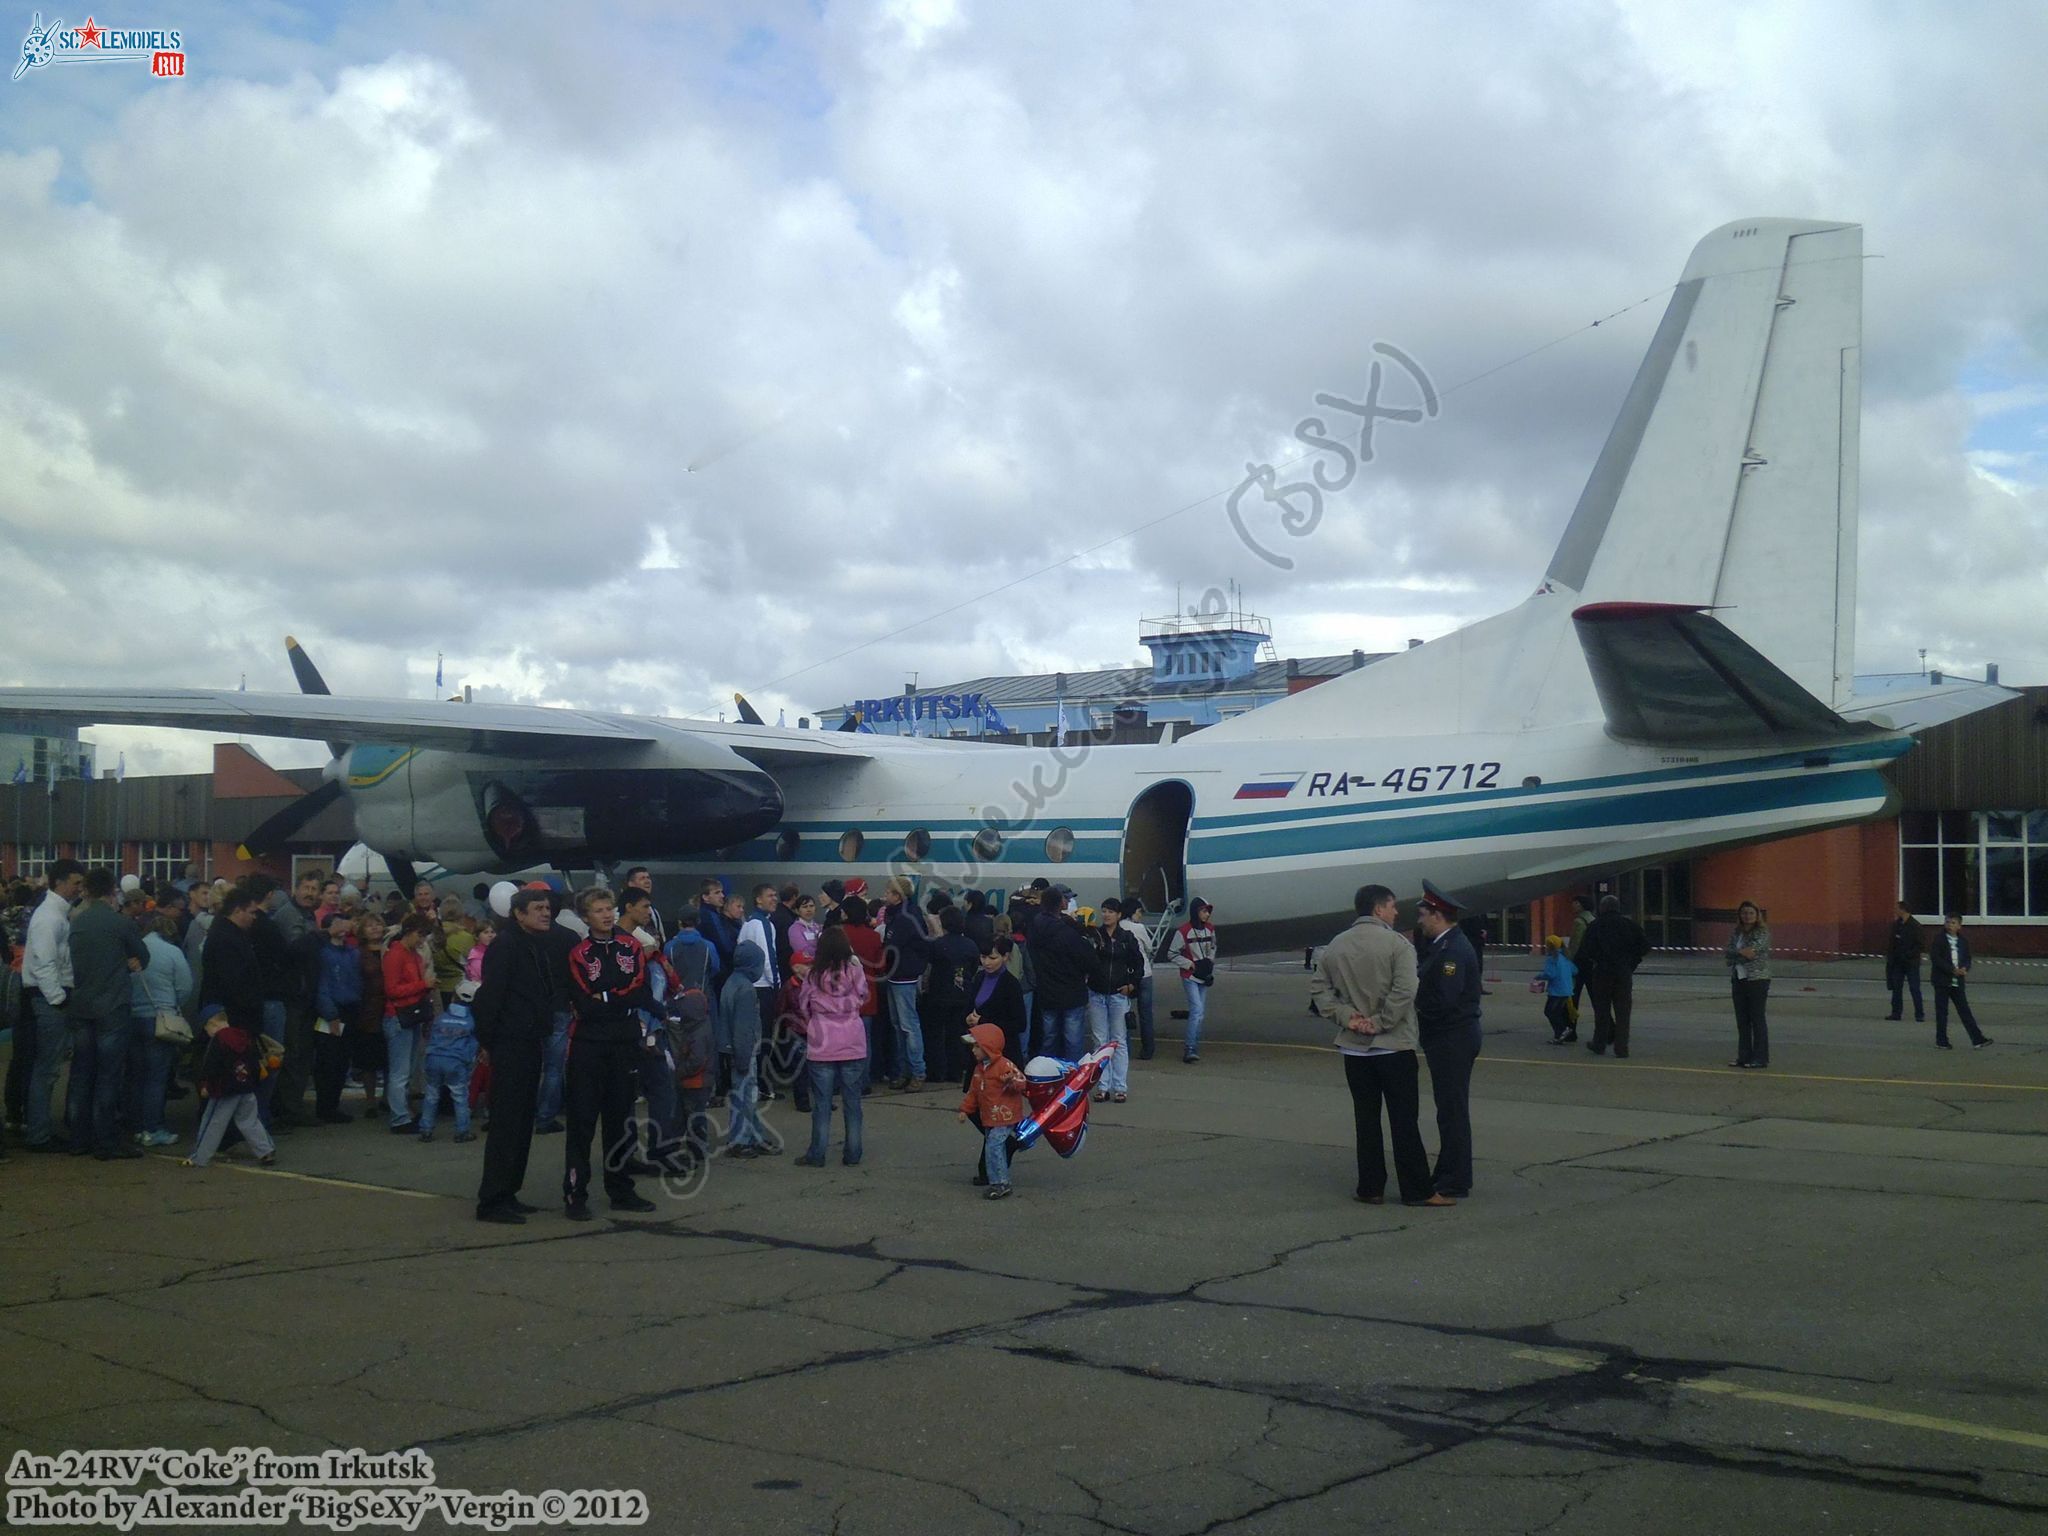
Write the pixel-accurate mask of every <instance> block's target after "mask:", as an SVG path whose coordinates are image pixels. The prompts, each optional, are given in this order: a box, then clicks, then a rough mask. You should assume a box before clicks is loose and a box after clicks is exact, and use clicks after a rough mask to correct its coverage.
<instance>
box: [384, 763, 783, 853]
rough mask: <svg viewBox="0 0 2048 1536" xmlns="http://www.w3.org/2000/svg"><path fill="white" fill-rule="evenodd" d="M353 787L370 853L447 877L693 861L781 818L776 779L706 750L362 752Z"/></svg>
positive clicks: (746, 837) (769, 825) (742, 839)
mask: <svg viewBox="0 0 2048 1536" xmlns="http://www.w3.org/2000/svg"><path fill="white" fill-rule="evenodd" d="M346 784H347V788H348V794H349V799H350V801H351V802H352V803H353V805H354V808H355V815H356V830H357V832H358V834H359V835H360V836H361V837H362V839H363V841H364V842H365V843H368V844H369V845H370V846H371V847H372V848H375V849H376V850H377V851H378V852H380V853H383V854H386V855H387V856H394V855H395V856H400V857H404V858H408V859H411V860H413V861H415V862H420V863H426V862H431V863H437V864H441V865H443V866H445V867H447V868H449V869H475V870H514V869H525V868H528V867H529V866H531V865H535V864H556V865H577V864H598V863H608V862H612V861H614V860H618V859H629V858H642V859H667V858H680V857H687V856H690V855H693V854H702V853H709V852H711V851H713V850H715V849H719V848H728V847H732V846H734V845H735V844H739V843H743V842H746V841H747V840H748V839H750V838H753V837H758V836H760V835H761V834H762V833H764V832H766V831H768V830H769V829H771V828H772V827H774V826H775V825H776V823H777V822H779V821H780V820H781V819H782V791H781V790H780V788H779V787H778V786H777V785H776V783H775V780H774V779H773V778H771V777H770V776H769V775H768V774H766V773H764V772H762V771H761V770H760V769H759V768H756V767H755V766H754V765H753V764H751V763H749V762H747V761H746V759H744V758H742V757H740V756H739V755H738V754H737V753H735V752H733V751H731V750H730V749H728V748H726V747H723V746H719V745H716V744H714V743H709V742H702V741H679V742H676V743H667V742H664V743H660V744H650V745H645V746H639V747H629V748H625V749H622V750H621V749H613V748H610V747H605V748H599V749H597V750H586V751H584V752H582V753H579V754H578V755H577V756H576V757H574V758H569V757H566V756H565V757H561V758H548V759H535V758H532V757H487V756H481V755H478V754H475V753H452V752H440V751H433V750H429V749H425V748H415V747H388V746H358V747H355V748H353V749H351V751H350V753H349V758H348V776H347V779H346Z"/></svg>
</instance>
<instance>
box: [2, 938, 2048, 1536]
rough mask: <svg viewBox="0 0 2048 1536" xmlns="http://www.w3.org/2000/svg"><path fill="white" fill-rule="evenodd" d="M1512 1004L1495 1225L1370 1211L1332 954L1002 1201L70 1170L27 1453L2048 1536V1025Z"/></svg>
mask: <svg viewBox="0 0 2048 1536" xmlns="http://www.w3.org/2000/svg"><path fill="white" fill-rule="evenodd" d="M1490 969H1491V970H1492V971H1494V972H1495V973H1496V974H1498V975H1499V976H1500V978H1501V979H1500V980H1499V981H1498V982H1497V983H1496V984H1495V988H1494V995H1493V996H1492V997H1491V998H1490V999H1489V1001H1488V1008H1489V1013H1488V1021H1487V1023H1488V1036H1487V1045H1486V1051H1485V1054H1484V1056H1483V1057H1482V1058H1481V1061H1480V1063H1479V1066H1478V1069H1477V1073H1476V1075H1475V1078H1474V1084H1473V1094H1474V1101H1475V1102H1474V1120H1475V1122H1476V1126H1477V1154H1478V1165H1477V1174H1478V1183H1477V1188H1476V1190H1475V1193H1474V1197H1473V1198H1472V1199H1470V1200H1469V1201H1466V1202H1463V1203H1461V1204H1460V1205H1459V1206H1458V1207H1457V1208H1455V1209H1453V1210H1448V1211H1423V1210H1408V1209H1404V1208H1402V1207H1400V1206H1399V1205H1389V1206H1385V1207H1368V1206H1364V1205H1360V1204H1357V1203H1355V1202H1354V1201H1353V1200H1352V1199H1351V1185H1352V1170H1351V1145H1350V1141H1351V1127H1350V1106H1349V1101H1348V1098H1347V1097H1346V1094H1345V1092H1344V1088H1343V1083H1342V1075H1341V1072H1340V1070H1339V1068H1338V1066H1337V1063H1336V1061H1335V1059H1334V1056H1333V1054H1332V1053H1331V1052H1330V1051H1329V1050H1328V1049H1327V1046H1326V1043H1325V1042H1326V1040H1327V1037H1328V1034H1329V1030H1328V1028H1327V1026H1325V1025H1323V1024H1321V1023H1319V1022H1317V1021H1315V1020H1313V1019H1310V1018H1308V1017H1307V1016H1306V1014H1305V1013H1304V1012H1303V998H1304V990H1303V986H1302V978H1301V975H1300V972H1299V959H1298V957H1297V958H1296V959H1295V960H1294V961H1293V962H1292V964H1291V966H1290V963H1289V962H1287V961H1286V960H1284V959H1276V960H1274V961H1272V962H1270V963H1268V964H1266V965H1264V966H1255V967H1253V968H1248V969H1241V970H1237V971H1232V972H1228V973H1226V974H1225V975H1224V977H1223V979H1222V982H1221V983H1220V985H1219V988H1218V993H1217V996H1216V1001H1215V1007H1214V1013H1213V1015H1212V1029H1211V1033H1210V1040H1209V1042H1208V1043H1207V1045H1206V1046H1205V1048H1204V1051H1203V1059H1202V1061H1201V1063H1200V1064H1199V1065H1196V1066H1192V1067H1189V1066H1183V1065H1181V1063H1180V1061H1179V1052H1178V1050H1177V1049H1174V1048H1173V1046H1172V1045H1171V1044H1170V1043H1167V1044H1162V1046H1161V1049H1160V1053H1159V1057H1158V1059H1156V1060H1154V1061H1150V1062H1140V1063H1137V1064H1135V1065H1134V1068H1133V1078H1132V1088H1133V1094H1132V1098H1131V1101H1130V1103H1128V1104H1126V1105H1120V1106H1109V1105H1103V1106H1098V1107H1097V1110H1096V1112H1095V1116H1094V1122H1093V1126H1092V1129H1091V1133H1090V1136H1089V1139H1088V1142H1087V1144H1086V1146H1085V1147H1084V1148H1083V1149H1082V1151H1081V1153H1080V1154H1079V1155H1078V1156H1077V1157H1075V1158H1073V1159H1072V1160H1071V1161H1066V1162H1062V1161H1061V1160H1059V1159H1058V1158H1056V1157H1054V1156H1052V1155H1051V1154H1050V1153H1049V1151H1048V1150H1046V1149H1044V1148H1039V1149H1035V1150H1033V1151H1031V1152H1028V1153H1026V1154H1024V1155H1023V1156H1022V1157H1021V1158H1020V1159H1019V1161H1018V1164H1017V1167H1016V1172H1015V1179H1016V1187H1017V1194H1016V1197H1015V1198H1013V1199H1010V1200H1007V1201H1002V1202H986V1201H983V1200H981V1199H980V1198H978V1196H979V1193H980V1192H979V1191H978V1190H975V1189H972V1188H970V1187H969V1183H968V1178H969V1175H970V1174H971V1172H972V1171H973V1161H974V1155H975V1144H974V1138H973V1137H972V1135H971V1133H970V1132H969V1131H967V1130H965V1129H963V1128H962V1127H960V1126H959V1125H958V1124H957V1123H956V1122H955V1120H954V1117H953V1108H954V1102H955V1101H954V1097H953V1096H952V1095H950V1094H948V1093H946V1092H943V1091H938V1090H934V1091H931V1092H928V1093H926V1094H923V1095H921V1096H917V1097H898V1096H895V1095H890V1094H880V1095H877V1096H876V1097H874V1098H871V1099H870V1100H869V1101H868V1109H867V1157H866V1159H865V1161H864V1163H863V1165H862V1166H861V1167H859V1168H857V1169H845V1168H842V1167H841V1166H840V1165H839V1164H838V1162H837V1146H836V1141H835V1147H834V1154H833V1160H832V1161H831V1162H830V1163H829V1165H828V1166H827V1167H826V1168H824V1169H822V1170H816V1171H812V1170H806V1169H801V1168H796V1167H793V1166H791V1162H792V1158H793V1156H794V1155H795V1152H796V1151H798V1150H800V1149H801V1142H800V1140H798V1139H799V1138H800V1137H801V1136H802V1134H803V1132H802V1129H801V1127H800V1124H799V1117H798V1116H797V1115H796V1114H795V1113H794V1111H793V1110H791V1109H790V1108H789V1106H788V1103H787V1101H786V1100H784V1101H782V1102H780V1103H777V1104H775V1105H773V1106H770V1108H769V1112H768V1118H769V1121H770V1124H771V1126H773V1127H774V1128H776V1129H777V1130H779V1131H780V1132H781V1133H782V1134H783V1135H784V1136H786V1137H789V1138H791V1139H792V1140H798V1145H797V1146H796V1147H793V1148H792V1149H791V1151H790V1153H789V1154H788V1155H785V1156H781V1157H776V1158H769V1159H761V1160H759V1161H756V1162H752V1163H747V1164H738V1165H735V1164H730V1163H726V1162H723V1161H720V1162H718V1163H716V1164H714V1166H713V1168H712V1171H711V1173H710V1176H709V1178H708V1180H707V1181H706V1182H705V1183H704V1184H703V1186H702V1187H699V1188H692V1189H688V1190H674V1191H662V1190H660V1189H658V1188H654V1187H651V1186H649V1185H647V1184H646V1183H644V1182H643V1186H642V1187H643V1189H644V1190H645V1191H646V1192H647V1193H649V1194H652V1195H654V1196H655V1198H656V1200H657V1202H658V1205H659V1209H658V1210H657V1212H656V1213H654V1214H653V1215H649V1216H618V1217H612V1216H609V1215H608V1214H607V1213H606V1212H605V1210H604V1207H603V1203H602V1201H599V1202H598V1206H597V1209H598V1219H597V1220H595V1221H593V1222H591V1223H589V1224H587V1225H574V1224H571V1223H569V1222H567V1221H565V1220H563V1219H562V1217H561V1216H560V1214H559V1211H558V1209H555V1208H553V1204H552V1201H553V1196H554V1194H555V1191H556V1189H557V1187H558V1183H559V1178H560V1154H561V1142H560V1140H559V1139H557V1138H546V1139H542V1140H539V1141H537V1142H536V1149H535V1157H534V1163H533V1175H532V1178H531V1180H530V1182H529V1184H528V1187H527V1190H526V1194H527V1197H528V1198H529V1199H530V1200H532V1201H533V1202H534V1203H536V1204H540V1205H543V1206H548V1207H550V1208H549V1209H548V1210H546V1211H545V1212H544V1213H543V1214H541V1215H539V1216H536V1217H534V1218H533V1219H532V1220H531V1221H530V1222H529V1223H528V1224H527V1225H526V1226H524V1227H494V1226H483V1225H479V1224H478V1223H476V1222H475V1221H474V1220H473V1219H472V1216H471V1205H470V1197H471V1195H472V1194H473V1191H474V1187H475V1177H476V1171H477V1167H478V1164H479V1160H480V1156H481V1152H482V1145H481V1143H478V1144H475V1145H470V1146H455V1145H452V1144H450V1143H449V1142H448V1140H447V1139H446V1130H445V1129H444V1132H443V1136H442V1139H441V1140H439V1141H438V1142H436V1143H435V1144H433V1145H430V1146H422V1145H418V1144H417V1143H415V1142H414V1141H413V1140H412V1139H410V1138H403V1139H401V1138H398V1137H393V1136H390V1135H389V1134H387V1133H385V1132H384V1131H383V1129H382V1127H381V1125H378V1124H375V1123H370V1124H364V1123H358V1124H353V1125H347V1126H338V1127H331V1128H325V1129H318V1130H302V1131H297V1132H294V1133H292V1134H291V1135H289V1136H288V1137H286V1138H284V1140H283V1142H282V1153H281V1157H280V1162H279V1165H278V1167H277V1168H276V1169H275V1170H263V1169H257V1168H255V1167H253V1166H248V1165H235V1164H232V1163H226V1164H221V1165H217V1166H215V1167H214V1168H211V1169H206V1170H193V1169H185V1168H181V1167H179V1166H178V1165H177V1164H176V1162H175V1161H174V1160H171V1159H170V1158H167V1157H152V1158H149V1159H147V1160H142V1161H136V1162H127V1163H117V1164H104V1163H96V1162H94V1161H92V1160H90V1159H73V1158H68V1157H30V1156H25V1155H22V1154H21V1153H19V1152H18V1151H17V1152H16V1153H15V1155H14V1156H13V1157H12V1158H11V1159H10V1161H8V1162H7V1163H6V1164H5V1165H4V1166H0V1337H4V1340H5V1353H4V1362H5V1366H4V1370H0V1444H4V1445H5V1446H6V1447H7V1450H8V1452H9V1455H10V1456H11V1454H12V1452H13V1451H14V1450H15V1449H17V1448H22V1447H26V1448H30V1449H33V1450H36V1451H39V1452H53V1451H57V1450H61V1449H66V1448H71V1449H77V1448H87V1447H92V1448H110V1447H124V1448H125V1447H138V1446H167V1447H179V1448H183V1449H187V1450H191V1449H196V1448H199V1447H212V1448H215V1449H222V1448H226V1447H231V1446H267V1447H270V1448H271V1449H273V1450H276V1451H289V1452H313V1451H319V1450H323V1449H328V1448H352V1447H363V1448H366V1449H369V1450H382V1449H397V1448H405V1447H412V1446H419V1447H422V1448H423V1449H424V1450H425V1452H426V1453H427V1455H428V1456H429V1457H431V1458H432V1463H433V1469H434V1476H435V1478H436V1480H437V1482H438V1484H439V1485H440V1486H441V1487H442V1488H444V1489H447V1488H461V1489H469V1490H476V1491H483V1490H489V1491H491V1492H494V1493H496V1492H501V1491H503V1490H505V1489H508V1488H511V1489H518V1490H523V1491H525V1492H527V1493H531V1494H539V1493H541V1492H542V1491H543V1490H549V1489H561V1490H576V1489H625V1490H639V1491H641V1492H642V1493H644V1495H645V1498H646V1500H647V1504H648V1507H649V1513H648V1519H647V1528H649V1529H652V1530H658V1531H674V1532H691V1533H695V1532H820V1533H825V1532H833V1533H843V1536H855V1533H864V1532H878V1533H890V1536H901V1533H905V1532H925V1531H932V1532H938V1531H943V1532H946V1533H948V1536H972V1533H980V1532H1002V1531H1028V1532H1033V1533H1037V1532H1049V1533H1064V1532H1074V1533H1081V1532H1096V1531H1124V1532H1144V1533H1148V1536H1150V1533H1158V1536H1167V1533H1200V1532H1223V1531H1229V1532H1247V1533H1254V1532H1256V1533H1280V1532H1303V1533H1318V1536H1320V1533H1327V1532H1336V1531H1379V1530H1387V1531H1402V1532H1416V1531H1430V1532H1467V1531H1469V1532H1475V1533H1476V1532H1486V1533H1508V1532H1537V1531H1544V1532H1551V1533H1561V1536H1571V1533H1592V1532H1628V1533H1640V1532H1646V1531H1650V1532H1655V1531H1665V1530H1687V1531H1701V1532H1730V1531H1771V1532H1806V1531H1830V1532H1912V1533H1924V1532H1931V1531H1938V1532H1976V1531H1986V1532H1989V1531H2014V1532H2016V1531H2022V1530H2040V1529H2042V1528H2043V1527H2042V1521H2043V1517H2044V1515H2048V1389H2044V1378H2048V1368H2044V1364H2043V1362H2044V1360H2048V1262H2044V1261H2048V1219H2044V1215H2048V1007H2044V1005H2048V989H2042V988H2037V987H2034V986H2021V985H1999V984H1994V983H1990V982H1987V983H1986V984H1985V985H1983V986H1982V987H1981V989H1980V990H1981V994H1982V995H1981V997H1980V1001H1979V1005H1978V1007H1979V1013H1980V1017H1981V1019H1982V1021H1983V1023H1984V1026H1985V1028H1986V1029H1987V1031H1988V1032H1989V1033H1990V1034H1991V1035H1992V1036H1993V1037H1994V1039H1995V1040H1996V1042H1997V1043H1996V1044H1995V1045H1994V1046H1992V1047H1991V1048H1989V1049H1987V1050H1983V1051H1975V1052H1973V1051H1971V1050H1970V1049H1968V1048H1967V1043H1966V1042H1965V1043H1964V1046H1963V1048H1961V1049H1958V1050H1955V1051H1951V1052H1940V1051H1936V1050H1935V1049H1934V1047H1933V1040H1932V1026H1931V1025H1927V1026H1915V1025H1914V1024H1912V1023H1911V1022H1910V1021H1909V1022H1906V1023H1903V1024H1892V1023H1888V1022H1885V1021H1883V1020H1882V1019H1881V1018H1880V1017H1879V1015H1881V1014H1882V1012H1883V1011H1884V1004H1883V998H1882V994H1881V992H1880V991H1879V989H1878V987H1877V986H1876V984H1875V983H1874V982H1873V981H1871V980H1870V979H1869V978H1868V976H1867V975H1865V974H1863V973H1861V972H1859V971H1856V970H1851V969H1834V968H1824V967H1814V968H1810V969H1809V971H1808V972H1806V973H1804V974H1794V975H1791V976H1787V977H1785V978H1783V979H1781V980H1780V981H1779V982H1778V983H1777V985H1776V987H1775V988H1774V992H1773V996H1772V999H1771V1027H1772V1040H1773V1050H1772V1054H1773V1061H1774V1068H1773V1070H1771V1071H1769V1072H1735V1071H1731V1070H1728V1069H1727V1068H1726V1067H1724V1066H1723V1065H1722V1063H1724V1062H1725V1061H1726V1060H1727V1059H1728V1057H1729V1055H1730V1054H1731V1051H1732V1047H1733V1026H1732V1023H1730V1022H1729V1014H1728V1007H1727V1001H1726V997H1725V989H1724V987H1723V985H1722V984H1721V983H1720V982H1719V981H1718V980H1717V977H1716V971H1715V968H1713V967H1710V966H1703V967H1694V968H1692V969H1690V970H1689V971H1688V970H1681V971H1680V972H1679V973H1676V974H1657V975H1647V976H1645V977H1644V978H1643V980H1642V983H1641V986H1640V988H1639V993H1638V1008H1637V1017H1636V1039H1635V1049H1634V1052H1633V1055H1632V1059H1631V1060H1629V1061H1626V1062H1616V1061H1614V1060H1612V1059H1608V1058H1601V1059H1596V1058H1594V1057H1592V1056H1591V1055H1589V1054H1588V1053H1587V1052H1585V1051H1584V1050H1582V1049H1578V1048H1564V1049H1560V1048H1556V1047H1553V1046H1551V1045H1550V1044H1548V1043H1547V1042H1548V1032H1547V1030H1546V1029H1545V1028H1544V1026H1543V1025H1542V1022H1541V1019H1540V1017H1539V1014H1538V1009H1537V1002H1538V1000H1537V999H1534V998H1531V997H1530V996H1528V995H1527V993H1526V992H1525V990H1524V979H1525V978H1526V976H1527V975H1528V974H1529V973H1530V970H1531V965H1530V962H1528V961H1527V960H1526V959H1523V958H1520V957H1508V958H1502V959H1496V960H1495V961H1493V962H1492V964H1491V966H1490ZM1795 970H1796V968H1795ZM1807 988H1811V989H1812V990H1806V989H1807ZM1174 990H1177V989H1176V988H1175V987H1174V986H1173V985H1172V984H1171V983H1166V982H1162V986H1161V998H1160V1002H1161V1011H1162V1015H1163V1014H1164V1011H1165V1008H1166V1006H1167V1004H1168V1002H1169V1001H1170V999H1169V997H1168V995H1167V994H1168V993H1170V992H1172V991H1174ZM1178 1028H1179V1026H1178V1025H1176V1024H1172V1023H1171V1022H1170V1021H1163V1032H1164V1033H1166V1034H1168V1035H1175V1034H1177V1033H1178ZM1957 1038H1958V1039H1959V1040H1960V1039H1961V1038H1962V1037H1961V1035H1960V1032H1958V1034H1957ZM359 1102H360V1101H359V1097H357V1096H356V1095H354V1094H353V1093H352V1095H351V1099H350V1107H352V1108H353V1107H358V1106H359ZM173 1109H174V1111H179V1112H181V1113H180V1114H179V1115H178V1116H177V1117H175V1118H174V1120H173V1125H174V1127H180V1128H182V1127H184V1126H186V1125H187V1124H189V1119H190V1115H191V1110H192V1104H191V1101H190V1100H186V1101H183V1102H181V1103H180V1104H177V1105H174V1106H173ZM1427 1118H1428V1117H1427V1099H1426V1096H1425V1134H1426V1137H1427V1139H1428V1140H1430V1142H1431V1144H1432V1146H1433V1145H1434V1128H1433V1126H1428V1125H1427ZM835 1134H836V1133H835ZM56 1528H60V1529H62V1528H70V1529H83V1528H90V1527H87V1526H81V1525H70V1526H65V1525H61V1524H60V1525H59V1526H57V1527H56ZM102 1528H104V1527H102ZM210 1528H212V1529H239V1528H241V1527H239V1526H237V1525H235V1524H234V1523H232V1522H227V1521H222V1522H219V1523H216V1524H214V1525H213V1526H211V1527H210ZM364 1528H365V1529H374V1528H375V1527H364ZM419 1528H420V1529H422V1530H440V1529H449V1528H452V1527H450V1526H448V1525H446V1524H445V1523H443V1522H442V1521H441V1520H440V1518H439V1517H438V1516H429V1517H428V1518H427V1519H425V1520H424V1521H423V1522H422V1523H421V1524H420V1526H419ZM539 1528H541V1529H546V1528H548V1527H546V1526H542V1527H539ZM556 1528H559V1529H581V1530H594V1529H599V1528H601V1527H600V1526H598V1525H597V1524H595V1523H593V1522H590V1521H583V1522H581V1523H575V1522H570V1523H565V1524H563V1525H561V1526H559V1527H556Z"/></svg>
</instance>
